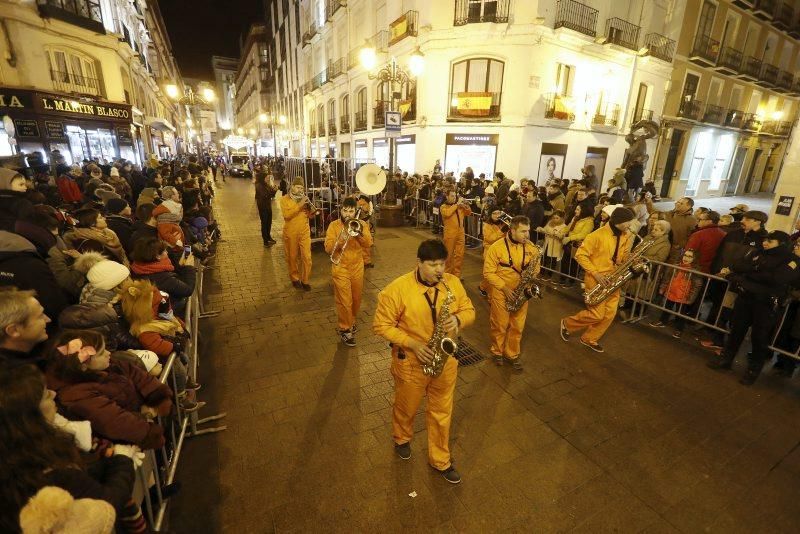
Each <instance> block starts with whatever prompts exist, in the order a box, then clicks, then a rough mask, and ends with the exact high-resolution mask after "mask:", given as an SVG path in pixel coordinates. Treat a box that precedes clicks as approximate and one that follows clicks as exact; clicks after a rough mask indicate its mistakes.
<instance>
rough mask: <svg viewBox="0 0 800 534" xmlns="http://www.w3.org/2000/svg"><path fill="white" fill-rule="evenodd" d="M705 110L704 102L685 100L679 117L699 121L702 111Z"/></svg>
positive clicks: (679, 111)
mask: <svg viewBox="0 0 800 534" xmlns="http://www.w3.org/2000/svg"><path fill="white" fill-rule="evenodd" d="M702 109H703V102H701V101H700V100H684V101H683V102H681V106H680V108H678V117H683V118H684V119H691V120H694V121H696V120H698V119H699V118H700V111H701V110H702Z"/></svg>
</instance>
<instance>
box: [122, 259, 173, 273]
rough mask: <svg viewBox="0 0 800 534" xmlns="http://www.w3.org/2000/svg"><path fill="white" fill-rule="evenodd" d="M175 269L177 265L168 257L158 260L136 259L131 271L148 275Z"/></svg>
mask: <svg viewBox="0 0 800 534" xmlns="http://www.w3.org/2000/svg"><path fill="white" fill-rule="evenodd" d="M174 270H175V266H174V265H172V262H171V261H170V260H169V257H167V258H159V259H157V260H156V261H148V262H142V261H135V262H133V264H132V265H131V272H133V273H135V274H140V275H148V274H156V273H164V272H172V271H174Z"/></svg>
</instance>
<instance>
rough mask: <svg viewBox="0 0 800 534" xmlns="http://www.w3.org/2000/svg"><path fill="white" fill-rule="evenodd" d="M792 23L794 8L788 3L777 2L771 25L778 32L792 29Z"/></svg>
mask: <svg viewBox="0 0 800 534" xmlns="http://www.w3.org/2000/svg"><path fill="white" fill-rule="evenodd" d="M793 22H794V8H792V4H790V3H789V2H779V3H778V5H777V6H776V7H775V16H773V17H772V25H773V26H775V27H776V28H778V29H779V30H787V29H789V28H791V27H792V23H793Z"/></svg>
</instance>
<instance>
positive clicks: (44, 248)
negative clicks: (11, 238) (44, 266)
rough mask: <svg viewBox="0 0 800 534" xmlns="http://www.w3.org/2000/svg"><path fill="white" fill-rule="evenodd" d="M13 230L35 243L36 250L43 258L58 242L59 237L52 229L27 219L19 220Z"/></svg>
mask: <svg viewBox="0 0 800 534" xmlns="http://www.w3.org/2000/svg"><path fill="white" fill-rule="evenodd" d="M12 231H13V232H14V233H15V234H19V235H21V236H22V237H24V238H25V239H27V240H28V241H30V242H31V243H33V246H35V247H36V252H38V253H39V255H40V256H42V257H43V258H46V257H47V255H48V254H49V253H50V249H51V248H52V247H54V246H55V245H56V244H57V243H58V238H57V237H56V236H55V235H53V233H52V232H50V230H48V229H47V228H44V227H43V226H39V225H38V224H34V223H32V222H28V221H25V220H18V221H17V222H16V223H15V224H14V230H12Z"/></svg>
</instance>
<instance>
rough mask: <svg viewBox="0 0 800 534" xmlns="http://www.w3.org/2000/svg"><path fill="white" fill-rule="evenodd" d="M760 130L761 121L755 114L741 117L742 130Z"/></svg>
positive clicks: (746, 114)
mask: <svg viewBox="0 0 800 534" xmlns="http://www.w3.org/2000/svg"><path fill="white" fill-rule="evenodd" d="M760 128H761V119H759V118H758V116H757V115H756V114H755V113H745V114H744V116H743V117H742V130H747V131H750V132H757V131H758V130H759V129H760Z"/></svg>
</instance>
